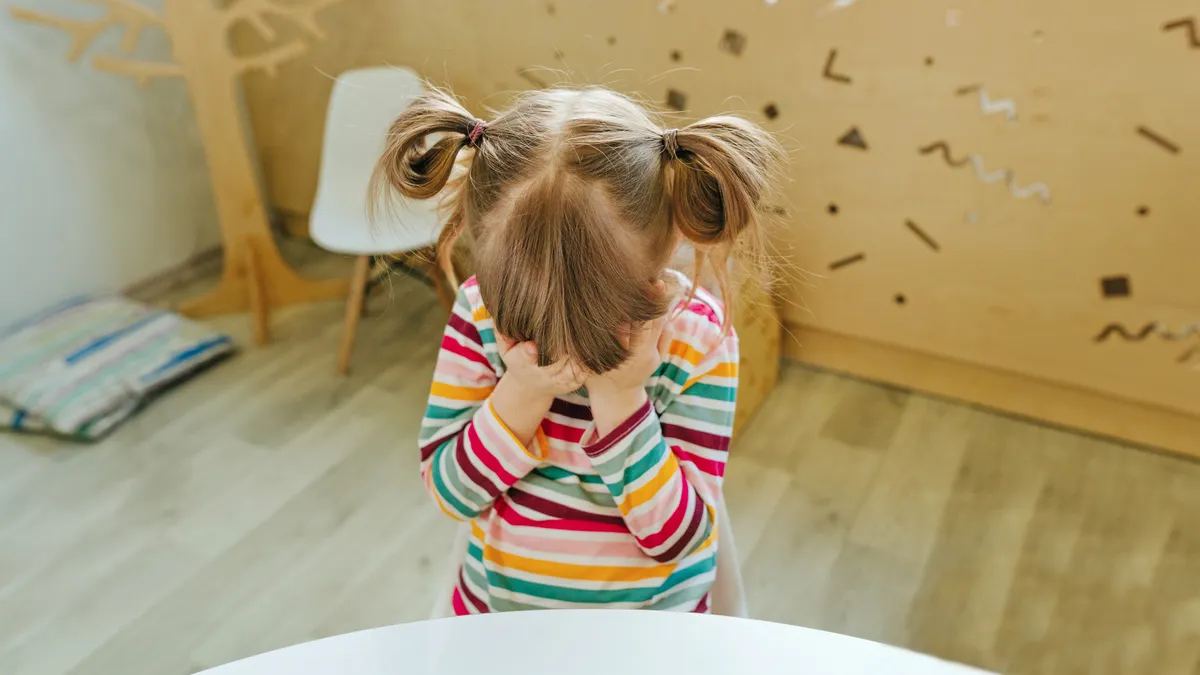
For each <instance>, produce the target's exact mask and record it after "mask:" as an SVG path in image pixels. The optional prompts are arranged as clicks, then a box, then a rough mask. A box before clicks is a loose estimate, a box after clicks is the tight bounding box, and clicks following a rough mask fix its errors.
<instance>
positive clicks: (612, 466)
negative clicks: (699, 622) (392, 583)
mask: <svg viewBox="0 0 1200 675" xmlns="http://www.w3.org/2000/svg"><path fill="white" fill-rule="evenodd" d="M684 281H686V279H684ZM688 283H690V282H688ZM677 310H678V311H674V312H672V313H671V314H670V315H669V321H668V325H667V328H666V329H665V330H666V332H667V333H668V335H669V337H670V342H669V345H668V348H667V356H666V358H665V360H664V361H663V364H662V366H661V367H660V368H659V369H658V371H657V372H656V373H655V375H654V376H653V377H652V378H651V379H650V380H649V381H648V382H647V385H646V390H647V393H648V394H649V399H650V400H649V402H648V403H647V404H646V405H644V406H643V407H642V409H641V410H639V411H638V412H637V413H636V414H634V415H632V416H631V417H630V418H629V419H627V420H626V421H625V422H624V423H622V424H621V425H619V427H618V428H617V429H615V430H614V431H613V432H612V433H610V434H608V435H607V436H605V437H604V438H597V437H596V433H595V430H594V426H593V424H592V413H591V408H590V406H589V404H588V400H587V396H586V392H584V391H581V392H577V393H573V394H569V395H566V396H562V397H559V398H557V399H555V401H554V402H553V404H552V405H551V407H550V412H549V413H548V414H547V416H546V418H545V419H544V420H543V421H542V424H541V426H540V428H539V429H538V432H537V443H536V446H535V447H533V448H526V447H525V446H523V445H522V444H521V443H520V442H519V440H518V439H517V438H516V437H515V436H514V435H513V434H512V433H511V432H510V431H509V430H508V427H507V426H506V425H505V423H504V421H503V420H501V419H500V417H499V416H498V415H497V414H496V412H495V410H494V409H493V408H492V405H491V402H490V396H491V393H492V390H493V389H494V388H495V386H496V383H497V382H498V381H499V379H500V377H502V375H503V364H502V362H501V361H500V359H499V356H498V347H497V345H496V340H495V332H494V329H493V328H492V320H491V316H490V315H489V313H488V311H487V309H486V308H485V307H484V306H483V303H482V301H481V300H480V297H479V290H478V285H477V282H476V281H475V279H474V278H471V279H469V280H467V282H466V283H464V284H463V286H462V287H461V288H460V289H459V293H458V300H457V302H456V304H455V307H454V311H453V313H452V315H451V317H450V320H449V321H448V323H447V326H446V331H445V334H444V336H443V338H442V345H441V352H440V354H439V356H438V363H437V367H436V369H435V371H434V377H433V383H432V385H431V386H430V396H429V405H428V406H427V408H426V412H425V417H424V419H423V420H422V424H421V434H420V439H419V442H418V446H419V448H420V454H421V472H422V477H423V479H424V481H423V482H424V484H425V486H426V488H427V489H428V490H429V491H430V492H431V493H432V495H433V498H434V501H435V502H436V503H437V504H438V506H439V508H441V509H442V510H443V511H444V512H445V513H446V514H447V515H449V516H450V517H452V518H454V519H456V520H466V521H469V522H470V524H471V536H470V541H469V545H468V549H467V551H468V554H467V559H466V561H465V562H464V564H463V567H462V569H461V570H460V571H459V574H458V576H457V579H456V583H455V587H454V589H453V595H452V597H451V604H452V606H453V607H454V611H455V613H457V614H478V613H485V612H491V611H507V610H519V609H543V608H561V607H597V606H604V607H625V608H648V609H663V610H674V611H699V612H707V611H708V594H709V590H710V589H711V587H712V583H713V580H714V578H715V564H716V563H715V561H716V550H717V546H716V545H717V523H716V509H715V505H716V504H717V502H718V500H719V499H720V493H721V482H722V479H723V476H724V474H725V459H726V454H727V451H728V448H729V435H730V433H731V431H732V425H733V412H734V405H735V401H736V398H737V360H738V352H737V338H736V336H735V335H733V333H732V331H731V332H729V334H723V333H722V330H721V321H722V319H721V317H722V314H723V312H722V309H721V307H720V304H719V303H717V302H716V300H715V299H713V298H712V296H711V295H709V294H708V293H706V292H705V291H703V289H697V292H696V294H695V296H694V298H693V299H692V300H691V301H690V302H689V303H688V304H687V306H680V307H678V308H677Z"/></svg>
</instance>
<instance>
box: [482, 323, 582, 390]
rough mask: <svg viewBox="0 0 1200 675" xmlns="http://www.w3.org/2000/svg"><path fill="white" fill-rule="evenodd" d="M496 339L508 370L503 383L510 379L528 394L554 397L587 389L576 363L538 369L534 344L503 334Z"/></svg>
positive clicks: (563, 363)
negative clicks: (581, 388) (511, 338)
mask: <svg viewBox="0 0 1200 675" xmlns="http://www.w3.org/2000/svg"><path fill="white" fill-rule="evenodd" d="M496 339H497V342H498V344H499V348H500V359H501V360H502V361H504V365H505V368H506V370H505V373H504V377H502V378H500V381H501V382H503V381H504V380H509V381H510V382H512V383H513V384H516V385H517V386H518V388H519V390H520V391H521V392H523V393H524V394H525V395H527V396H531V397H535V398H554V397H555V396H561V395H562V394H568V393H570V392H573V391H575V390H576V389H578V388H580V387H581V386H583V382H584V378H585V373H583V372H582V371H580V370H579V369H578V368H576V367H575V366H574V364H571V363H566V362H560V363H552V364H550V365H548V366H546V367H544V368H543V367H538V364H537V360H538V358H537V347H536V346H534V344H533V343H532V342H514V341H512V340H509V339H508V338H506V337H504V336H502V335H497V336H496Z"/></svg>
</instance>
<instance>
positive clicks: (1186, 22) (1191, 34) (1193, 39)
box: [1163, 17, 1200, 49]
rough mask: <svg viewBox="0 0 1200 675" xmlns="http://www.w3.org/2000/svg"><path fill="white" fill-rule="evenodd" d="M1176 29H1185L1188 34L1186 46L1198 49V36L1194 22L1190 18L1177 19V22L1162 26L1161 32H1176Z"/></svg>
mask: <svg viewBox="0 0 1200 675" xmlns="http://www.w3.org/2000/svg"><path fill="white" fill-rule="evenodd" d="M1178 28H1186V29H1187V34H1188V44H1189V45H1190V46H1191V48H1192V49H1200V35H1197V34H1196V20H1195V19H1192V18H1190V17H1189V18H1186V19H1179V20H1178V21H1170V22H1168V23H1165V24H1163V32H1164V33H1165V32H1167V31H1172V30H1176V29H1178Z"/></svg>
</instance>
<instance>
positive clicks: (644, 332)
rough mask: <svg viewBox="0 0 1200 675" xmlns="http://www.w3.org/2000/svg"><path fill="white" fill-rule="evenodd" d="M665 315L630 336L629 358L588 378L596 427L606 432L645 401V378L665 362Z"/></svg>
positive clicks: (602, 433) (648, 377)
mask: <svg viewBox="0 0 1200 675" xmlns="http://www.w3.org/2000/svg"><path fill="white" fill-rule="evenodd" d="M666 323H667V317H665V316H662V317H659V318H658V319H655V320H654V321H651V322H650V323H647V324H644V325H642V326H640V327H638V328H636V329H635V330H634V331H633V332H632V334H631V335H630V336H629V352H630V353H629V358H628V359H627V360H626V361H625V363H622V364H621V365H620V366H619V367H618V368H616V369H615V370H612V371H609V372H607V373H605V374H603V375H593V376H591V377H589V378H588V379H587V381H586V382H585V384H586V385H587V391H588V400H589V403H590V404H591V408H592V419H593V420H594V421H595V423H596V431H597V433H599V434H600V435H601V436H606V435H608V434H609V433H610V432H612V431H613V430H614V429H616V428H617V427H618V426H620V425H621V423H622V422H624V421H625V420H626V419H628V418H629V417H630V416H631V415H633V414H634V413H635V412H637V411H638V409H639V408H641V407H642V406H643V405H645V404H646V400H647V396H646V381H647V380H649V379H650V376H652V375H654V373H655V371H657V370H658V367H659V366H660V365H662V345H661V344H660V343H661V342H662V339H663V338H662V333H663V326H664V325H666Z"/></svg>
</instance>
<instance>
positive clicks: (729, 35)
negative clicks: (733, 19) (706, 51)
mask: <svg viewBox="0 0 1200 675" xmlns="http://www.w3.org/2000/svg"><path fill="white" fill-rule="evenodd" d="M718 46H719V47H720V48H721V51H723V52H727V53H729V54H733V55H734V56H741V55H742V52H744V51H746V36H745V35H742V34H741V33H739V32H737V31H736V30H733V29H732V28H730V29H727V30H726V31H725V33H724V34H723V35H722V36H721V42H720V43H718Z"/></svg>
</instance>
